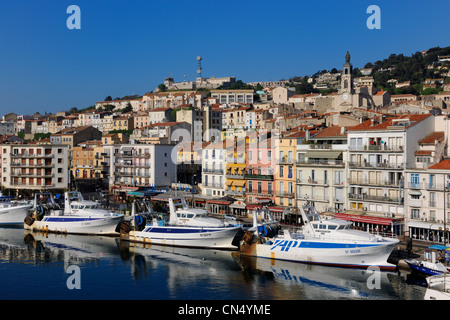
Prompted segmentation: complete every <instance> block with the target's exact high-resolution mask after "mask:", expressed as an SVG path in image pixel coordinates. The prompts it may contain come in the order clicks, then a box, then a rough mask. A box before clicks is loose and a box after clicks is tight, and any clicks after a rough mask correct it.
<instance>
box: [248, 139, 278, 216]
mask: <svg viewBox="0 0 450 320" xmlns="http://www.w3.org/2000/svg"><path fill="white" fill-rule="evenodd" d="M275 157H276V151H275V140H274V139H272V138H268V139H267V136H265V137H264V136H261V137H260V139H258V136H256V134H252V135H250V138H249V144H248V147H247V162H246V164H247V170H246V173H245V175H244V177H245V179H246V180H247V184H246V203H247V204H249V205H251V204H254V205H255V206H259V207H261V206H263V205H271V204H273V203H275V181H274V178H275V169H276V161H275Z"/></svg>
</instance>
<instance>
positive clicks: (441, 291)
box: [424, 273, 450, 300]
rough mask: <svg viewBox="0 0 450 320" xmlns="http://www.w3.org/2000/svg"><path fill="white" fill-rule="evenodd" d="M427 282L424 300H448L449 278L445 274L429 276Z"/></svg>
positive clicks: (449, 295)
mask: <svg viewBox="0 0 450 320" xmlns="http://www.w3.org/2000/svg"><path fill="white" fill-rule="evenodd" d="M426 280H427V285H428V287H427V291H425V296H424V299H425V300H450V276H449V275H448V274H446V273H444V274H440V275H435V276H429V277H427V278H426Z"/></svg>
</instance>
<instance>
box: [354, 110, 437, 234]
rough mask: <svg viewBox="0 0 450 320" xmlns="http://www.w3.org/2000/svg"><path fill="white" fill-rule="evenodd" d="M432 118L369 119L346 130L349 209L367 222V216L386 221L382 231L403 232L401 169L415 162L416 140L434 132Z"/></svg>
mask: <svg viewBox="0 0 450 320" xmlns="http://www.w3.org/2000/svg"><path fill="white" fill-rule="evenodd" d="M434 118H435V117H434V116H432V115H431V114H420V115H402V116H398V117H393V118H387V119H384V118H381V119H376V118H373V119H370V120H367V121H365V122H362V123H361V124H359V125H356V126H354V127H350V128H348V141H349V151H348V153H349V155H348V159H349V163H348V177H349V180H348V189H347V191H348V209H349V210H351V211H353V212H354V213H356V214H358V215H361V214H365V215H366V222H368V223H370V217H372V219H373V220H375V219H377V218H380V217H381V218H386V220H385V221H384V224H385V227H386V228H388V229H390V231H393V232H395V233H397V234H402V233H403V232H404V221H403V217H404V215H405V212H404V195H405V190H404V182H405V170H406V168H407V167H408V166H409V165H410V164H411V163H414V162H415V151H416V150H417V149H418V146H417V141H419V140H420V139H421V138H424V137H426V136H427V135H429V134H431V133H432V132H434V128H435V119H434ZM399 217H400V218H399ZM394 218H395V219H394Z"/></svg>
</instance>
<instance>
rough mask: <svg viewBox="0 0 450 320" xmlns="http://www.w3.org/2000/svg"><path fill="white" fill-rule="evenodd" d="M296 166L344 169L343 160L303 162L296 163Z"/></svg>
mask: <svg viewBox="0 0 450 320" xmlns="http://www.w3.org/2000/svg"><path fill="white" fill-rule="evenodd" d="M295 164H296V165H297V166H314V167H316V166H323V167H344V166H345V162H344V160H325V159H324V160H305V161H297V162H296V163H295Z"/></svg>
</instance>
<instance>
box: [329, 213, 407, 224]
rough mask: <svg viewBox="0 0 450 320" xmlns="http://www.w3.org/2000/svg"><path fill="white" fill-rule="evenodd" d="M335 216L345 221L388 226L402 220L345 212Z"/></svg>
mask: <svg viewBox="0 0 450 320" xmlns="http://www.w3.org/2000/svg"><path fill="white" fill-rule="evenodd" d="M334 216H335V218H338V219H342V220H347V221H355V222H364V223H373V224H381V225H385V226H389V225H391V224H392V223H394V222H400V221H403V218H384V217H375V216H366V215H364V216H363V215H359V214H347V213H338V212H336V213H335V214H334Z"/></svg>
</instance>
